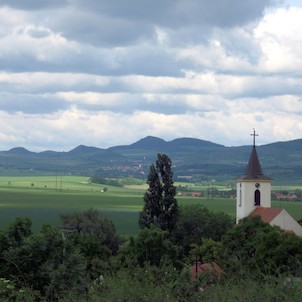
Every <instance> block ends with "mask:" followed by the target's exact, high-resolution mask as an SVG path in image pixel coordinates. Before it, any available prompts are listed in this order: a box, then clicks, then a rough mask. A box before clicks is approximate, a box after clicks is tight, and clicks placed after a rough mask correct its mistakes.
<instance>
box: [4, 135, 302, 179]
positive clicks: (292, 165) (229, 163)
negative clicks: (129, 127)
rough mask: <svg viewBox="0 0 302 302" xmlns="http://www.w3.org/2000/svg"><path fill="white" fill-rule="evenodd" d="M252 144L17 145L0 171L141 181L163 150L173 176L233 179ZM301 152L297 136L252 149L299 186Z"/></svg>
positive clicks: (152, 140) (267, 168)
mask: <svg viewBox="0 0 302 302" xmlns="http://www.w3.org/2000/svg"><path fill="white" fill-rule="evenodd" d="M251 148H252V147H251V146H239V147H225V146H223V145H220V144H216V143H213V142H209V141H205V140H200V139H195V138H178V139H174V140H172V141H165V140H163V139H161V138H158V137H153V136H147V137H145V138H142V139H140V140H139V141H137V142H134V143H132V144H130V145H123V146H114V147H110V148H108V149H101V148H97V147H89V146H84V145H79V146H77V147H76V148H74V149H72V150H70V151H68V152H56V151H51V150H47V151H43V152H31V151H28V150H26V149H24V148H22V147H16V148H13V149H11V150H8V151H0V175H15V174H16V175H20V174H32V173H36V174H49V173H63V174H67V173H68V174H76V175H87V176H92V175H95V174H96V175H99V176H102V177H127V176H132V177H140V178H144V179H146V177H147V173H148V171H149V167H150V164H151V163H153V162H154V161H155V159H156V155H157V153H166V154H167V155H169V156H170V158H171V159H172V161H173V165H174V166H173V171H174V178H175V180H177V179H184V176H189V178H192V180H193V181H198V182H199V181H208V180H212V179H215V180H217V181H235V179H236V178H237V177H238V176H240V175H241V174H242V173H243V172H244V170H245V167H246V164H247V161H248V159H249V156H250V152H251ZM301 150H302V140H301V139H299V140H293V141H287V142H276V143H272V144H267V145H262V146H258V147H257V152H258V155H259V158H260V162H261V165H262V168H263V170H264V173H265V174H266V175H268V176H270V177H272V178H273V179H274V183H275V184H276V183H290V184H301V182H302V153H301Z"/></svg>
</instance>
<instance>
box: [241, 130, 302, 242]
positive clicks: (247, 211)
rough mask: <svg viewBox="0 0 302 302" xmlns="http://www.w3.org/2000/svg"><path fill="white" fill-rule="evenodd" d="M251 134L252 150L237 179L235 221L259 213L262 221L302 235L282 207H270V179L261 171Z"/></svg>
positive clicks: (297, 224) (297, 225)
mask: <svg viewBox="0 0 302 302" xmlns="http://www.w3.org/2000/svg"><path fill="white" fill-rule="evenodd" d="M251 135H252V136H253V147H252V152H251V155H250V158H249V161H248V164H247V167H246V170H245V173H244V174H243V175H242V176H240V177H239V178H238V179H237V200H236V203H237V204H236V223H239V222H240V220H242V219H243V218H244V217H247V216H255V215H259V216H260V217H261V219H262V220H263V221H264V222H267V223H269V224H271V225H276V226H279V227H280V228H281V229H282V230H285V231H288V232H293V233H295V234H296V235H298V236H302V226H301V225H300V224H299V223H298V222H297V221H296V220H295V219H294V218H293V217H292V216H291V215H290V214H289V213H288V212H287V211H286V210H285V209H282V208H272V207H271V184H272V179H271V178H269V177H267V176H265V175H264V174H263V172H262V168H261V165H260V161H259V158H258V154H257V150H256V143H255V139H256V136H258V135H257V134H256V133H255V130H254V133H253V134H251Z"/></svg>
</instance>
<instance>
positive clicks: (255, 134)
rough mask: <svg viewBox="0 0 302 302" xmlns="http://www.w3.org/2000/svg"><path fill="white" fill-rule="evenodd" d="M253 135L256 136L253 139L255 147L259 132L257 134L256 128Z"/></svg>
mask: <svg viewBox="0 0 302 302" xmlns="http://www.w3.org/2000/svg"><path fill="white" fill-rule="evenodd" d="M251 136H253V137H254V139H253V146H254V147H255V146H256V136H258V134H256V131H255V129H254V133H253V134H251Z"/></svg>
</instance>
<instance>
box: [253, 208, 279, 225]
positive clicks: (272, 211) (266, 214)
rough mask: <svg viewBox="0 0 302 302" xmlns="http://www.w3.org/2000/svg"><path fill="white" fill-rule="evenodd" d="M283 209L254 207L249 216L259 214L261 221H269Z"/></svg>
mask: <svg viewBox="0 0 302 302" xmlns="http://www.w3.org/2000/svg"><path fill="white" fill-rule="evenodd" d="M282 211H283V209H280V208H262V207H258V208H256V209H255V210H254V211H253V212H252V213H251V214H250V216H257V215H259V216H260V217H261V219H262V221H264V222H267V223H270V222H271V221H272V220H273V219H274V218H275V217H276V216H278V215H279V214H280V213H281V212H282Z"/></svg>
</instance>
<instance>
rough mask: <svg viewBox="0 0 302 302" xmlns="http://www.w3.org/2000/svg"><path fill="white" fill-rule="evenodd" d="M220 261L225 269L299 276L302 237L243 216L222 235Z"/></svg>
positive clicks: (257, 219)
mask: <svg viewBox="0 0 302 302" xmlns="http://www.w3.org/2000/svg"><path fill="white" fill-rule="evenodd" d="M222 244H223V262H224V263H222V264H224V266H225V267H226V269H227V270H228V271H229V272H234V273H236V274H238V273H239V272H243V273H246V272H247V273H252V274H259V273H262V274H263V275H278V274H280V273H282V274H283V273H287V274H293V275H296V276H301V271H302V239H301V238H300V237H298V236H296V235H294V234H289V233H287V232H284V231H282V230H280V228H278V227H276V226H271V225H269V224H268V223H265V222H263V221H262V220H261V218H260V216H255V217H247V218H244V219H243V220H242V222H241V223H240V224H239V225H237V226H236V228H232V229H231V230H229V231H228V232H227V234H226V235H225V236H224V237H223V240H222Z"/></svg>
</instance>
